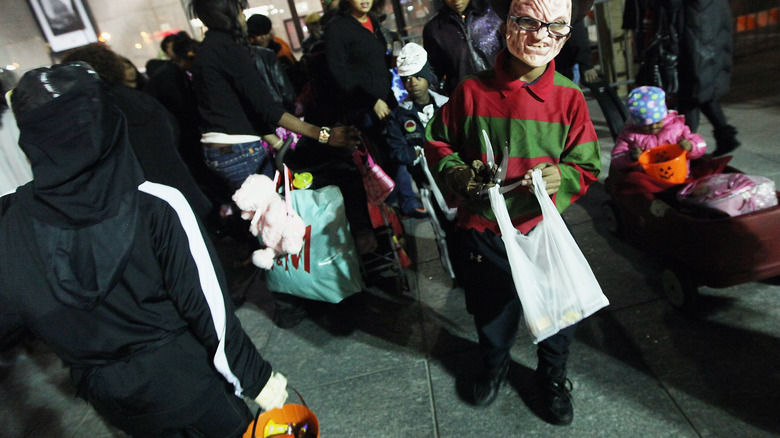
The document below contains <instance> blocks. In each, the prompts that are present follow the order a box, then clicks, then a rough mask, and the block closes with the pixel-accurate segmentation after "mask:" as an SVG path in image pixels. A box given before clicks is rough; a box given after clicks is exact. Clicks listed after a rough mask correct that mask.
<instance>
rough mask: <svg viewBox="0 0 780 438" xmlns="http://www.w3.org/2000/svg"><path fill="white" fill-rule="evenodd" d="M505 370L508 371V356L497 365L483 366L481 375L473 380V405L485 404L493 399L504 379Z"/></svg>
mask: <svg viewBox="0 0 780 438" xmlns="http://www.w3.org/2000/svg"><path fill="white" fill-rule="evenodd" d="M507 371H509V356H507V357H506V359H504V360H503V361H502V362H501V365H499V366H497V367H496V366H492V367H485V370H484V371H483V373H482V375H481V376H480V377H479V378H478V379H477V380H476V381H474V387H473V388H472V392H473V396H474V404H475V405H477V406H487V405H489V404H491V403H493V401H495V399H496V397H497V396H498V390H499V388H501V384H502V383H504V380H505V379H506V373H507Z"/></svg>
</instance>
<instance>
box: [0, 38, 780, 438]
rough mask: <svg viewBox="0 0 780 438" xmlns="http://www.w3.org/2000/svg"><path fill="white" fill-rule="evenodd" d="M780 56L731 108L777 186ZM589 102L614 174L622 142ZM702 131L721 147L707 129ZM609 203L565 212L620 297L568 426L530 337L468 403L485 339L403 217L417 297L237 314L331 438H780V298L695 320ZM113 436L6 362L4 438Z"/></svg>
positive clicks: (758, 170) (607, 288)
mask: <svg viewBox="0 0 780 438" xmlns="http://www.w3.org/2000/svg"><path fill="white" fill-rule="evenodd" d="M777 55H778V54H777V53H763V54H759V55H754V56H751V57H749V58H742V59H738V60H737V65H736V68H737V71H736V73H735V75H734V79H733V89H732V92H731V93H730V95H729V96H728V99H726V100H724V106H725V109H726V113H727V115H728V117H729V119H730V121H731V123H732V124H734V125H735V126H737V127H738V129H739V139H740V140H741V141H742V143H743V145H742V147H740V148H739V149H737V150H736V151H735V153H734V154H733V155H734V159H733V161H732V164H733V165H734V166H735V167H737V168H739V169H741V170H742V171H744V172H746V173H748V174H754V175H764V176H769V177H771V178H772V179H774V181H775V182H776V183H777V184H780V148H778V138H780V90H778V87H777V86H776V83H777V79H776V78H775V76H776V73H777V72H778V71H780V56H777ZM590 103H591V115H592V118H593V119H594V121H595V123H596V126H597V130H598V132H599V135H600V138H601V140H602V143H601V147H602V151H603V156H604V157H605V159H604V162H605V167H606V166H607V165H608V158H607V157H609V152H610V150H611V148H612V140H611V138H610V137H609V131H608V130H607V128H606V125H605V124H604V122H603V117H602V115H601V112H600V110H599V109H598V107H597V106H596V104H595V102H593V101H591V102H590ZM699 131H700V132H701V133H702V135H704V137H705V139H706V140H707V141H708V143H709V144H710V145H712V146H711V147H713V146H714V140H713V137H712V134H711V132H710V131H711V128H710V126H709V125H708V124H707V123H706V120H705V119H704V118H703V120H702V126H701V128H700V130H699ZM604 176H606V175H604ZM606 199H608V195H607V194H606V193H605V191H604V187H603V184H597V185H595V186H594V187H593V188H592V189H591V190H590V191H589V193H588V195H587V196H586V197H585V198H584V199H583V200H581V201H580V202H578V203H577V204H576V205H575V206H573V207H572V208H570V209H569V210H568V211H567V212H566V214H565V217H566V219H567V221H568V222H569V224H570V225H571V228H572V230H573V233H574V235H575V237H576V238H577V240H578V242H579V244H580V246H581V248H582V250H583V252H584V253H585V256H586V257H587V258H588V260H589V261H590V263H591V266H592V268H593V270H594V272H595V274H596V276H597V278H598V279H599V282H600V283H601V285H602V287H603V289H604V292H605V294H606V295H607V296H608V297H609V299H610V301H611V305H610V306H609V307H607V308H605V309H603V310H601V311H599V312H598V313H597V314H596V315H594V316H592V317H590V318H588V319H587V320H585V321H584V322H582V323H581V324H580V325H579V329H578V334H577V338H576V341H575V343H574V345H573V347H572V352H571V358H570V362H569V377H570V378H571V380H572V381H573V383H574V391H573V398H574V409H575V418H574V423H573V424H572V425H571V426H568V427H556V426H551V425H548V424H547V423H545V422H543V421H542V420H541V419H540V418H539V417H538V416H537V415H535V414H534V412H533V409H532V408H533V402H532V397H531V374H532V372H533V369H534V367H535V364H536V355H535V345H534V344H533V343H532V342H531V338H530V337H529V336H528V334H527V331H526V330H525V329H524V328H522V327H521V330H520V336H519V337H518V339H517V341H516V343H515V346H514V348H513V350H512V364H511V367H510V370H509V376H508V383H509V384H508V385H506V386H504V387H503V388H502V389H501V392H500V394H499V396H498V399H497V400H496V402H495V403H494V404H493V405H491V406H490V407H488V408H476V407H473V406H470V405H469V404H468V403H466V402H464V401H463V400H462V398H461V397H460V396H459V391H458V388H457V385H456V380H457V378H458V377H459V376H465V375H468V374H469V373H472V372H475V371H476V369H477V364H478V359H477V355H476V347H477V344H476V334H475V333H474V328H473V324H472V321H471V318H470V316H469V315H468V314H467V313H466V310H465V304H464V300H463V294H462V291H461V290H460V289H457V288H453V283H452V281H451V280H450V279H449V277H448V276H447V275H446V274H445V273H444V270H443V269H442V266H441V264H440V262H439V257H438V253H437V250H436V245H435V242H434V241H433V238H432V233H431V228H430V225H429V224H428V223H427V222H426V221H424V220H410V221H406V226H407V233H408V234H409V237H408V240H409V245H410V255H411V256H412V258H413V259H414V260H415V261H416V262H417V263H416V266H415V267H413V268H412V269H410V270H409V278H410V282H411V289H412V290H411V292H409V293H408V294H402V293H397V292H396V291H394V290H393V289H392V288H388V290H382V289H381V288H371V289H370V290H369V291H367V292H366V293H361V294H359V295H357V296H355V297H353V298H351V299H349V300H348V301H347V302H345V303H343V304H342V305H339V306H322V308H321V309H320V310H319V311H318V312H315V313H314V314H313V315H312V316H310V317H309V318H307V319H305V320H304V321H303V322H301V323H300V324H299V325H297V326H295V327H294V328H291V329H286V330H283V329H280V328H278V327H276V326H275V325H274V324H273V323H272V322H271V321H270V320H269V318H268V316H267V315H266V313H265V312H264V311H262V310H261V307H262V306H263V303H262V302H259V301H258V297H257V296H250V297H249V299H248V301H247V302H246V303H245V304H244V305H243V306H242V307H241V308H240V309H239V310H238V314H239V316H240V318H241V320H242V322H243V324H244V326H245V328H246V330H247V331H248V333H249V334H250V336H251V337H252V339H253V341H254V342H255V344H256V345H257V347H258V348H259V349H260V351H261V352H262V354H263V355H264V356H265V357H266V358H267V359H268V360H269V361H270V362H271V363H272V364H273V365H274V368H275V369H277V370H279V371H281V372H282V373H284V374H285V375H286V376H287V377H288V379H289V382H290V384H291V385H292V386H293V387H294V388H296V389H297V390H298V391H300V393H301V394H302V395H303V396H304V398H305V400H306V403H307V404H308V405H309V407H310V408H311V409H312V410H313V411H314V412H315V413H316V415H317V416H318V418H319V422H320V425H321V435H322V436H323V437H327V438H331V437H371V438H373V437H388V438H394V437H405V436H415V437H486V438H487V437H495V436H507V437H549V436H555V437H636V436H642V437H644V436H648V437H665V436H668V437H729V438H730V437H772V436H780V416H778V415H777V410H778V407H780V365H779V364H780V306H779V305H778V302H780V286H777V285H771V284H767V283H747V284H742V285H738V286H734V287H730V288H726V289H718V290H716V289H709V288H702V289H701V292H702V295H703V296H702V298H703V299H702V303H701V304H702V305H701V307H700V309H699V311H697V312H695V313H693V314H685V313H682V312H680V311H678V310H676V309H674V308H672V306H671V305H670V304H669V303H668V301H667V300H666V299H665V298H664V297H663V293H662V292H661V287H660V274H659V271H658V269H659V267H660V266H659V265H658V263H657V262H656V261H655V260H653V259H651V258H650V257H649V256H648V255H646V254H645V253H643V252H642V251H641V250H639V249H638V248H636V247H634V246H632V245H630V244H628V243H626V242H623V241H620V240H617V239H616V238H614V237H613V236H612V235H610V234H609V233H608V232H607V229H606V222H605V220H604V219H603V218H602V217H601V204H602V202H603V201H605V200H606ZM485 287H490V283H489V280H486V285H485ZM290 401H291V402H295V401H296V397H295V396H291V397H290ZM101 436H103V437H109V436H121V435H120V434H117V433H116V432H115V431H113V430H112V429H111V428H109V427H107V426H106V425H105V424H104V423H103V422H102V421H101V419H100V418H99V417H97V415H96V414H95V413H94V412H93V411H92V410H91V409H90V408H89V407H88V406H87V405H85V404H84V402H83V401H81V400H80V399H76V398H75V397H74V390H73V388H72V386H71V385H70V383H69V381H68V378H67V371H66V370H64V369H63V368H62V366H61V365H60V362H59V360H57V359H56V357H54V356H53V355H52V353H51V352H49V350H48V349H47V348H45V347H43V346H41V345H39V344H36V343H29V344H26V345H25V346H24V347H23V348H17V349H15V350H13V351H10V352H6V353H3V354H2V355H0V437H2V438H21V437H25V438H27V437H101Z"/></svg>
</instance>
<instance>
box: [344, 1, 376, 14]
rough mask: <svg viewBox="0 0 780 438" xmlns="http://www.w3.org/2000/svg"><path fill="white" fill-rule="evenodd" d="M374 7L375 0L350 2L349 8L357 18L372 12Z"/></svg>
mask: <svg viewBox="0 0 780 438" xmlns="http://www.w3.org/2000/svg"><path fill="white" fill-rule="evenodd" d="M372 6H374V0H349V7H350V9H351V10H352V15H354V16H356V17H362V16H364V15H366V14H368V12H369V11H370V10H371V7H372Z"/></svg>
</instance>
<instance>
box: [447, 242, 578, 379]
mask: <svg viewBox="0 0 780 438" xmlns="http://www.w3.org/2000/svg"><path fill="white" fill-rule="evenodd" d="M447 243H448V246H449V249H450V254H452V255H453V256H452V265H453V269H454V271H455V277H456V279H457V281H458V284H460V285H461V286H462V287H463V289H464V290H465V292H466V308H467V309H468V312H469V313H470V314H472V315H473V316H474V324H475V325H476V328H477V335H478V336H479V347H480V352H481V354H482V359H483V362H484V365H485V366H486V367H488V368H494V367H497V366H499V365H500V364H501V362H502V361H504V360H505V358H506V357H507V356H508V354H509V350H510V348H511V347H512V344H513V343H514V340H515V336H517V330H518V325H519V323H520V315H521V312H522V307H521V305H520V299H519V298H518V297H517V291H516V290H515V285H514V282H513V280H512V272H511V269H510V266H509V260H508V259H507V255H506V249H505V247H504V243H503V242H502V241H501V237H500V236H498V235H496V234H495V233H493V232H491V231H485V232H482V233H480V232H477V231H474V230H464V229H457V230H455V231H454V232H453V233H451V234H449V236H448V239H447ZM575 328H576V325H572V326H569V327H566V328H565V329H563V330H561V331H559V332H558V333H556V334H555V335H553V336H550V337H549V338H547V339H545V340H543V341H541V342H539V344H538V345H537V356H538V359H539V362H538V367H539V368H547V367H552V368H558V369H564V368H565V367H566V361H567V359H568V357H569V345H571V343H572V341H573V340H574V333H575Z"/></svg>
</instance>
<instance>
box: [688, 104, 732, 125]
mask: <svg viewBox="0 0 780 438" xmlns="http://www.w3.org/2000/svg"><path fill="white" fill-rule="evenodd" d="M700 112H701V113H704V116H705V117H707V120H709V122H710V123H711V124H712V128H713V130H714V131H718V130H719V129H723V128H725V127H727V126H728V125H729V122H728V120H727V119H726V114H724V113H723V108H721V106H720V103H718V101H717V100H714V99H713V100H710V101H707V102H704V103H702V104H700V105H699V106H697V107H684V106H683V105H680V113H682V115H684V116H685V124H686V125H688V127H689V128H691V131H692V132H698V129H699V120H700Z"/></svg>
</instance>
